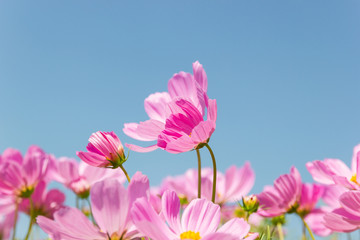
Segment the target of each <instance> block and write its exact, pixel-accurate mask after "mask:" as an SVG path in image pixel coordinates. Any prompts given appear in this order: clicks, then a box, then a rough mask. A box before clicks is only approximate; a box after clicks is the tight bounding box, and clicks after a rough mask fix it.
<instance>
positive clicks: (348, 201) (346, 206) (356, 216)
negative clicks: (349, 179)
mask: <svg viewBox="0 0 360 240" xmlns="http://www.w3.org/2000/svg"><path fill="white" fill-rule="evenodd" d="M339 202H340V205H341V206H342V207H339V208H337V209H335V210H333V211H332V212H331V213H327V214H326V215H325V217H324V224H325V226H326V227H328V228H329V229H331V230H333V231H335V232H352V231H355V230H357V229H359V228H360V211H359V209H360V191H348V192H345V193H343V194H342V195H341V196H340V198H339Z"/></svg>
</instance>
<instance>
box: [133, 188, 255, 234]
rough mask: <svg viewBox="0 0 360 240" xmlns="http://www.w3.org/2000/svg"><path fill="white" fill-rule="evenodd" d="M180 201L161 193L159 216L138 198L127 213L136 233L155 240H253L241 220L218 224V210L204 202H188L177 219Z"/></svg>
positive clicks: (169, 194)
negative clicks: (160, 214) (129, 213)
mask: <svg viewBox="0 0 360 240" xmlns="http://www.w3.org/2000/svg"><path fill="white" fill-rule="evenodd" d="M179 212H180V200H179V198H178V197H177V195H176V193H175V192H173V191H165V193H164V194H163V196H162V216H163V218H162V217H160V216H159V215H158V214H157V213H156V212H155V210H154V209H153V208H152V206H151V205H150V203H149V202H148V201H147V200H146V199H144V198H139V199H137V200H136V201H135V203H134V206H133V208H132V210H131V216H132V219H133V221H134V224H135V225H136V227H137V228H138V230H139V231H140V232H142V233H143V234H145V235H146V236H147V237H149V238H151V239H156V240H169V239H172V240H176V239H179V240H180V239H193V240H199V239H205V240H209V239H212V240H215V239H255V238H256V237H257V236H258V235H257V234H249V230H250V225H249V224H247V223H246V222H245V221H244V220H243V219H239V218H235V219H232V220H230V221H229V222H227V223H225V224H224V225H223V226H221V227H220V228H219V229H218V226H219V224H220V207H219V206H218V205H215V204H213V203H212V202H210V201H208V200H206V199H195V200H193V201H191V202H190V204H189V206H187V207H186V208H185V210H184V212H183V214H182V216H181V217H180V214H179Z"/></svg>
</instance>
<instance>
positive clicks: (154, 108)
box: [144, 92, 171, 122]
mask: <svg viewBox="0 0 360 240" xmlns="http://www.w3.org/2000/svg"><path fill="white" fill-rule="evenodd" d="M170 101H171V97H170V95H169V93H167V92H161V93H160V92H157V93H154V94H151V95H149V96H148V97H147V98H146V99H145V101H144V107H145V111H146V113H147V114H148V116H149V118H150V119H154V120H158V121H160V122H165V120H166V106H167V104H168V103H169V102H170Z"/></svg>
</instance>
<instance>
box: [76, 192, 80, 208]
mask: <svg viewBox="0 0 360 240" xmlns="http://www.w3.org/2000/svg"><path fill="white" fill-rule="evenodd" d="M76 208H77V209H80V205H79V197H78V196H77V195H76Z"/></svg>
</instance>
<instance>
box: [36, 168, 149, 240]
mask: <svg viewBox="0 0 360 240" xmlns="http://www.w3.org/2000/svg"><path fill="white" fill-rule="evenodd" d="M148 196H149V180H148V178H147V177H146V176H144V175H142V174H141V173H140V172H137V173H136V174H135V175H134V176H133V178H132V180H131V182H130V184H129V186H128V188H127V189H125V188H124V187H123V185H122V184H121V183H120V181H119V180H117V179H113V178H107V179H105V180H103V181H100V182H97V183H95V184H94V185H93V187H92V188H91V193H90V198H91V206H92V214H93V216H94V219H95V221H96V223H97V226H98V227H97V226H94V225H93V224H92V223H91V221H90V220H89V219H88V218H87V217H86V216H85V215H84V214H83V213H82V212H81V211H79V210H78V209H76V208H62V209H60V210H59V211H57V212H55V214H54V220H51V219H49V218H45V217H42V216H39V217H37V223H38V224H39V226H40V227H41V228H42V229H43V230H44V231H45V232H46V233H47V234H49V235H50V236H51V237H52V238H53V239H54V240H58V239H59V240H60V239H66V240H88V239H97V240H100V239H104V240H108V239H112V240H120V239H133V238H135V237H137V236H141V235H139V233H138V231H137V230H136V228H135V227H134V225H133V223H132V221H131V219H130V208H131V207H132V205H133V203H134V201H135V200H136V199H137V198H139V197H141V198H148Z"/></svg>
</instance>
